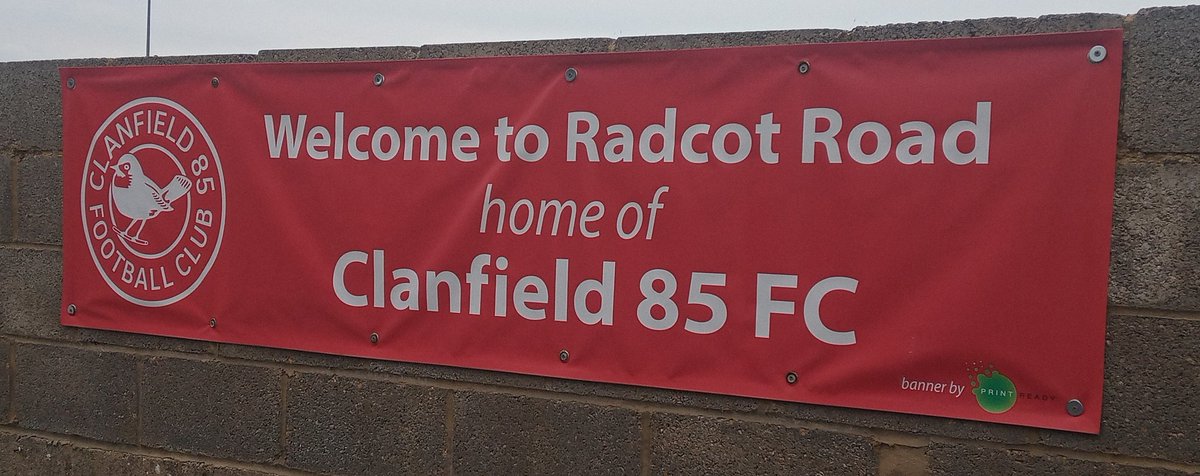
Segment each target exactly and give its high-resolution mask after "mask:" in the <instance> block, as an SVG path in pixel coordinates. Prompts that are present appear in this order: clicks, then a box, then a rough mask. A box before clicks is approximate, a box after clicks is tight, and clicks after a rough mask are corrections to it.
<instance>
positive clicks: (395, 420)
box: [0, 6, 1200, 475]
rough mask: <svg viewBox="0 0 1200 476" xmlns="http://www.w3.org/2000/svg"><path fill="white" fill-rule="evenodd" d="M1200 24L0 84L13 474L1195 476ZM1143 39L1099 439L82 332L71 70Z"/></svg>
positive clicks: (1129, 122)
mask: <svg viewBox="0 0 1200 476" xmlns="http://www.w3.org/2000/svg"><path fill="white" fill-rule="evenodd" d="M1197 25H1200V7H1197V6H1192V7H1172V8H1153V9H1146V10H1142V11H1139V12H1138V13H1136V14H1134V15H1129V16H1119V15H1097V14H1079V15H1058V16H1047V17H1041V18H996V19H985V20H968V21H957V22H930V23H915V24H903V25H886V26H876V27H863V28H856V29H854V30H849V31H842V30H794V31H767V32H746V33H720V34H699V35H682V36H655V37H633V38H617V39H610V38H579V39H568V40H548V41H523V42H502V43H482V44H448V45H426V46H420V47H405V46H399V47H376V48H343V49H321V50H274V51H262V52H259V53H258V54H257V55H225V56H196V57H167V58H158V57H156V58H121V59H81V60H66V61H34V62H19V63H0V363H2V365H0V474H31V473H32V474H45V473H51V474H146V473H155V474H160V473H164V472H165V473H167V474H222V475H249V474H272V473H284V474H291V473H307V472H318V473H365V474H371V473H406V474H433V473H444V474H565V473H570V474H593V473H596V474H660V473H671V474H680V473H682V474H691V473H717V474H765V473H778V474H812V473H824V474H962V473H969V472H977V471H986V472H989V473H1001V474H1013V473H1041V474H1048V473H1068V474H1197V473H1200V392H1198V391H1197V389H1200V28H1197ZM1100 28H1122V29H1124V32H1125V58H1124V64H1125V72H1124V85H1123V88H1122V90H1123V92H1122V95H1123V97H1122V112H1121V118H1120V120H1121V124H1120V138H1119V152H1118V154H1117V156H1116V157H1110V158H1106V160H1108V161H1111V162H1104V163H1098V166H1105V167H1107V166H1113V165H1114V164H1115V166H1116V168H1117V182H1116V190H1115V212H1114V213H1115V214H1114V223H1113V230H1112V238H1113V245H1112V259H1111V263H1112V264H1111V271H1110V279H1109V282H1110V285H1109V312H1108V335H1107V348H1106V349H1107V350H1106V355H1105V368H1106V370H1105V376H1106V382H1105V396H1104V398H1105V407H1104V413H1103V427H1102V430H1101V434H1100V435H1099V436H1092V435H1080V434H1072V433H1065V432H1057V431H1050V430H1038V429H1032V428H1023V427H1015V426H1005V425H998V424H987V423H979V422H971V421H960V420H950V419H941V418H931V417H921V416H912V415H901V414H893V413H882V412H873V411H862V410H850V409H840V408H831V407H822V406H815V405H804V404H795V403H785V402H775V401H767V400H755V399H747V398H737V397H727V396H719V395H707V394H699V393H689V392H677V391H668V390H657V389H645V388H635V387H629V386H621V385H607V384H596V383H588V382H577V381H569V380H560V379H550V378H541V377H531V376H521V375H513V374H505V373H498V372H487V371H478V370H464V369H455V368H448V367H440V366H431V365H418V364H407V363H399V362H384V361H372V360H364V359H355V358H348V357H338V356H326V355H319V354H310V353H303V352H293V351H283V350H275V349H265V348H255V347H246V346H239V345H228V344H216V343H208V342H196V341H186V340H179V339H171V338H163V337H153V336H140V335H133V334H123V333H115V332H107V331H97V330H87V329H74V328H64V327H62V326H60V325H59V323H58V315H57V312H58V303H59V299H60V293H61V291H60V288H61V277H62V272H63V271H62V259H61V242H62V233H61V224H60V223H61V219H62V217H61V215H62V209H61V208H62V207H61V203H60V202H61V190H62V183H61V170H62V163H61V148H62V145H61V144H62V141H61V105H60V99H59V89H58V81H57V78H58V73H57V68H58V67H60V66H68V65H72V66H74V65H125V64H165V63H217V62H254V61H271V62H278V61H353V60H386V59H411V58H434V57H439V58H441V57H465V56H497V55H525V54H544V53H576V52H605V51H634V50H649V49H682V48H695V47H713V46H738V45H760V44H780V43H811V42H834V41H872V40H885V39H901V38H928V37H953V36H983V35H1005V34H1022V33H1044V32H1059V31H1075V30H1086V29H1100Z"/></svg>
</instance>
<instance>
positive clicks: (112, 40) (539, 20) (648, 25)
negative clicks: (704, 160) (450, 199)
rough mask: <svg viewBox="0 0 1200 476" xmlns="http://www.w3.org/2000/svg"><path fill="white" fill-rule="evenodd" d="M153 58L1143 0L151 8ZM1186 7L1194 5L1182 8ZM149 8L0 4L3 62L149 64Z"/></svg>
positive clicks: (486, 1) (376, 0) (924, 16)
mask: <svg viewBox="0 0 1200 476" xmlns="http://www.w3.org/2000/svg"><path fill="white" fill-rule="evenodd" d="M151 1H152V2H153V3H152V4H151V29H150V30H151V31H150V36H151V37H150V53H151V54H152V55H156V56H175V55H200V54H224V53H256V52H258V51H259V50H265V49H291V48H333V47H348V46H397V45H404V46H420V45H424V44H436V43H460V42H476V41H506V40H536V39H553V38H580V37H607V38H615V37H620V36H636V35H665V34H680V33H713V32H726V31H754V30H785V29H806V28H838V29H850V28H853V27H856V26H863V25H883V24H888V23H909V22H916V21H939V20H961V19H967V18H990V17H1000V16H1015V17H1033V16H1040V15H1046V14H1052V13H1080V12H1104V13H1120V14H1131V13H1136V12H1137V11H1138V10H1139V9H1141V8H1144V7H1148V6H1157V5H1178V4H1182V3H1170V2H1161V1H1160V2H1150V1H1145V0H1143V1H1134V0H1092V1H1065V0H1062V1H1056V0H1007V1H992V0H988V1H984V0H916V1H895V0H842V1H837V0H821V1H808V0H792V1H787V0H741V1H732V0H725V1H712V0H691V1H677V2H667V1H659V0H637V1H626V0H603V1H588V2H582V1H571V0H557V1H553V0H551V1H543V0H525V1H496V0H469V1H451V0H440V1H422V2H412V1H385V0H361V1H354V0H343V1H332V0H293V1H285V0H263V1H234V0H203V1H201V0H188V1H185V0H157V1H155V0H151ZM1183 3H1186V2H1183ZM146 8H147V2H146V0H96V1H68V0H46V1H33V0H0V12H4V13H5V15H4V16H5V17H6V20H7V21H5V27H4V29H3V30H0V31H2V32H0V37H2V38H3V41H0V62H4V61H24V60H37V59H62V58H90V57H121V56H143V55H145V54H146Z"/></svg>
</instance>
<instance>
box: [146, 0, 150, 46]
mask: <svg viewBox="0 0 1200 476" xmlns="http://www.w3.org/2000/svg"><path fill="white" fill-rule="evenodd" d="M150 1H151V0H146V56H147V57H149V56H150Z"/></svg>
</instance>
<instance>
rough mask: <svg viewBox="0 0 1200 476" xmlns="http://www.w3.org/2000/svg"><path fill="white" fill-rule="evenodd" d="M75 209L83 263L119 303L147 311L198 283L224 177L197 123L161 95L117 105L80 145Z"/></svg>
mask: <svg viewBox="0 0 1200 476" xmlns="http://www.w3.org/2000/svg"><path fill="white" fill-rule="evenodd" d="M81 187H82V192H81V193H80V196H81V201H82V203H81V205H82V208H81V209H82V211H83V224H84V233H85V234H86V238H87V243H88V250H89V251H90V252H91V255H92V260H93V262H95V264H96V268H97V270H98V271H99V272H100V275H101V276H103V277H104V280H105V281H107V282H108V285H109V287H111V288H112V290H113V291H114V292H116V293H117V294H118V295H120V296H121V297H123V298H125V299H126V300H127V301H129V302H132V303H134V304H139V305H142V306H147V307H159V306H166V305H169V304H172V303H175V302H178V301H179V300H181V299H184V298H186V297H187V296H188V295H189V294H191V293H192V291H194V290H195V289H196V288H197V287H199V286H200V283H201V282H202V281H203V280H204V276H205V275H207V274H208V271H209V270H210V269H211V268H212V265H213V263H214V262H215V260H216V258H217V253H218V251H219V250H220V247H221V236H222V234H223V232H224V229H225V177H224V175H223V174H222V172H221V160H220V156H219V155H218V154H217V149H216V147H215V146H214V145H213V143H212V139H210V138H209V136H208V132H207V131H205V129H204V126H202V125H201V124H200V121H198V120H197V119H196V117H195V116H194V115H192V113H191V112H189V111H188V110H187V109H185V108H184V107H183V106H181V105H180V104H178V103H176V102H174V101H171V100H169V99H165V98H159V97H146V98H140V99H135V100H133V101H130V102H128V103H126V104H125V105H123V106H121V107H120V108H118V109H117V110H116V111H115V112H113V113H112V115H111V116H109V117H108V119H107V120H105V121H104V124H103V125H101V126H100V128H99V129H98V130H97V131H96V135H95V136H94V137H93V138H92V143H91V146H90V147H89V148H88V157H87V161H86V165H85V170H84V173H83V183H82V184H81Z"/></svg>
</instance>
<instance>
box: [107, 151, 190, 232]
mask: <svg viewBox="0 0 1200 476" xmlns="http://www.w3.org/2000/svg"><path fill="white" fill-rule="evenodd" d="M191 189H192V181H191V180H189V179H188V178H187V177H185V176H183V175H176V176H175V178H173V179H171V181H170V182H169V183H167V185H166V186H165V187H159V186H158V185H157V184H155V183H154V181H153V180H150V178H149V177H147V176H146V174H145V172H143V171H142V164H141V163H139V162H138V159H137V157H134V155H133V154H125V155H122V156H121V158H120V159H118V160H117V166H116V167H115V172H114V174H113V181H112V188H111V189H110V191H109V194H110V196H111V197H112V203H113V204H114V205H116V207H117V211H118V212H120V213H121V214H122V215H125V216H126V217H128V218H129V219H130V222H129V226H127V227H125V230H124V231H120V230H118V231H117V234H119V235H121V236H122V237H124V238H125V239H126V240H128V241H131V242H133V243H136V244H139V245H146V244H147V243H148V242H147V241H146V240H143V239H141V234H142V228H145V227H146V221H147V220H150V219H151V218H154V217H156V216H158V215H159V214H161V213H163V212H169V211H171V210H174V208H172V207H171V203H173V202H174V201H175V200H178V199H179V197H182V196H184V195H186V194H187V193H188V190H191ZM134 225H138V229H137V233H135V234H133V235H130V234H129V231H130V230H131V229H133V226H134Z"/></svg>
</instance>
